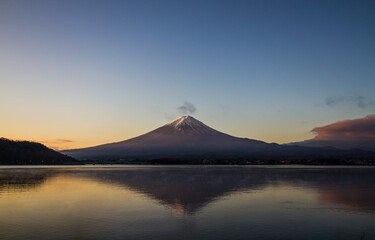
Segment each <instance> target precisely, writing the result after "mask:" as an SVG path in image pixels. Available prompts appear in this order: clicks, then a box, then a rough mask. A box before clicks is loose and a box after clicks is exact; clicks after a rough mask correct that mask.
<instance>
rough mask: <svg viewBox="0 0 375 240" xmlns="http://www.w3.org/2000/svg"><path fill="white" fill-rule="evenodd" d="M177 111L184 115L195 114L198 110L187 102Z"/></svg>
mask: <svg viewBox="0 0 375 240" xmlns="http://www.w3.org/2000/svg"><path fill="white" fill-rule="evenodd" d="M177 110H178V111H179V112H180V113H182V114H193V113H195V112H196V111H197V108H196V107H195V106H194V105H193V104H192V103H190V102H185V103H184V104H183V105H182V106H179V107H177Z"/></svg>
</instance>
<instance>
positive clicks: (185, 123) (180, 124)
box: [164, 116, 217, 134]
mask: <svg viewBox="0 0 375 240" xmlns="http://www.w3.org/2000/svg"><path fill="white" fill-rule="evenodd" d="M164 126H165V127H172V128H174V129H176V130H178V131H181V130H184V131H185V130H189V131H193V132H195V133H198V134H203V133H213V132H217V131H216V130H214V129H212V128H210V127H208V126H207V125H205V124H204V123H202V122H200V121H198V120H197V119H195V118H193V117H192V116H181V117H179V118H177V119H175V120H173V121H172V122H170V123H167V124H166V125H164Z"/></svg>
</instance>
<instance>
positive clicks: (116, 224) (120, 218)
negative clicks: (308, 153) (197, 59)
mask: <svg viewBox="0 0 375 240" xmlns="http://www.w3.org/2000/svg"><path fill="white" fill-rule="evenodd" d="M374 173H375V169H351V168H342V169H329V168H328V169H327V168H322V169H319V168H306V169H304V168H302V169H299V168H297V169H294V168H292V169H289V168H258V167H201V166H198V167H194V166H191V167H113V168H108V167H104V168H87V167H77V168H40V169H30V168H28V169H22V168H20V169H0V208H1V209H2V215H1V218H0V234H1V233H2V231H5V229H6V228H5V226H7V227H8V228H9V229H11V231H10V232H13V235H12V237H15V238H17V236H19V238H22V237H24V235H22V233H28V234H30V233H32V232H33V231H36V230H37V229H39V230H40V231H42V230H43V228H44V227H45V226H49V227H54V229H55V230H56V231H57V233H56V232H54V233H53V234H54V235H57V236H61V238H62V239H64V238H70V237H72V236H82V235H85V236H91V235H90V234H91V233H89V232H86V230H87V231H89V230H90V231H92V230H93V228H94V229H95V230H93V231H94V232H97V231H99V229H100V232H101V233H100V234H104V235H105V234H106V232H107V231H110V229H111V231H114V232H113V233H107V234H114V238H116V236H118V237H119V238H120V237H125V236H126V237H131V236H133V237H135V238H138V237H140V236H143V237H147V236H150V234H151V235H152V234H156V233H155V232H157V233H158V234H159V235H158V236H162V235H163V236H164V237H165V238H167V239H168V238H169V236H170V235H169V232H170V231H172V232H173V231H177V229H179V230H178V232H181V231H182V232H184V231H188V232H191V231H193V232H195V231H198V230H199V231H203V232H204V233H205V234H206V237H209V236H211V235H210V234H213V233H212V232H210V229H211V230H212V229H216V231H219V232H220V231H224V230H223V229H227V228H228V227H231V228H236V229H238V231H239V233H238V234H244V235H246V234H248V233H249V232H248V231H255V230H256V229H264V228H267V227H269V228H271V227H272V228H273V229H276V230H275V234H276V233H277V232H278V234H279V235H281V236H283V234H284V235H285V237H288V235H287V234H288V229H289V231H292V229H291V228H292V226H294V227H296V228H299V229H305V230H303V231H302V230H298V229H297V230H296V231H297V232H296V233H295V234H296V235H295V236H300V237H302V235H303V232H306V229H310V228H311V224H315V225H316V226H321V225H324V224H328V225H330V226H331V227H332V223H336V224H337V225H335V224H334V225H333V226H334V227H333V229H334V228H335V227H337V228H340V229H341V228H342V229H343V230H342V231H343V232H345V231H349V230H351V229H354V230H355V231H353V232H351V231H350V232H346V233H345V234H344V235H345V237H349V236H353V237H355V236H356V235H355V233H356V232H358V231H363V230H364V229H370V233H367V234H371V231H373V230H371V229H372V228H374V227H375V225H374V223H372V222H374V220H375V219H374V214H373V213H374V212H375V194H374V193H373V189H375V174H374ZM36 218H37V219H38V221H37V222H35V219H36ZM369 219H371V221H370V220H369ZM179 221H182V222H179ZM345 222H351V224H352V225H351V227H350V228H347V227H345V224H346V223H345ZM181 224H182V225H183V227H184V228H183V229H185V230H181V228H179V227H178V226H180V225H181ZM197 224H198V226H197ZM283 224H284V228H283V227H281V226H283ZM285 224H287V225H285ZM1 226H2V227H1ZM17 226H18V231H17ZM78 226H84V227H78ZM124 226H125V227H124ZM140 226H142V227H140ZM249 226H251V229H252V230H249V229H248V227H249ZM180 227H181V226H180ZM278 228H280V229H278ZM345 228H347V229H346V230H345ZM12 229H13V231H12ZM59 229H62V230H61V232H59ZM64 229H65V230H64ZM68 229H69V231H68ZM72 229H73V230H74V229H75V230H74V231H73V230H72ZM85 229H86V230H85ZM245 230H246V231H245ZM66 231H68V232H66ZM72 231H73V232H72ZM205 231H206V232H205ZM293 231H294V230H293ZM324 231H327V232H326V233H324ZM332 231H333V230H332ZM8 232H9V231H8ZM69 232H70V233H69ZM334 232H335V233H337V232H338V233H340V231H339V230H337V229H336V230H335V231H334ZM147 233H148V234H149V235H147ZM226 233H227V232H224V233H222V234H223V236H224V235H226ZM48 234H49V233H46V236H45V239H48V236H49V235H48ZM95 234H98V233H95ZM100 234H99V235H100ZM160 234H162V235H160ZM252 234H259V236H263V235H262V232H259V231H255V232H252ZM267 234H271V233H267ZM299 234H300V235H299ZM310 234H312V233H310ZM314 234H315V233H314ZM314 234H313V235H312V236H314ZM316 234H317V233H316ZM321 234H325V235H324V236H328V235H329V236H330V237H333V239H335V236H336V235H332V234H331V233H329V228H327V229H326V230H322V231H321ZM327 234H328V235H327ZM330 234H331V235H330ZM104 235H102V236H104ZM318 235H319V234H318ZM318 235H317V236H316V237H318ZM339 235H340V234H339ZM5 236H7V235H5ZM184 236H185V237H186V238H187V237H188V236H189V235H187V233H186V234H185V235H184ZM340 236H341V235H340ZM0 237H1V235H0ZM40 237H41V238H42V239H43V236H40ZM181 237H182V236H181ZM190 237H194V236H193V235H190ZM195 237H196V236H195ZM345 237H344V238H340V239H346V238H345ZM182 238H183V237H182ZM356 238H358V237H356ZM260 239H262V238H260ZM290 239H294V238H290ZM311 239H316V238H311ZM348 239H349V238H348Z"/></svg>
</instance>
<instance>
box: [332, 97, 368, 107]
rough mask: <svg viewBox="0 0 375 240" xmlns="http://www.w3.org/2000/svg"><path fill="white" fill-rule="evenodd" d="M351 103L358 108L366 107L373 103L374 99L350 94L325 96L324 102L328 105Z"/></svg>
mask: <svg viewBox="0 0 375 240" xmlns="http://www.w3.org/2000/svg"><path fill="white" fill-rule="evenodd" d="M346 103H349V104H350V103H352V104H355V105H356V106H357V107H358V108H367V107H369V106H373V105H375V102H374V101H371V100H369V99H367V98H366V97H363V96H350V97H342V96H341V97H328V98H326V101H325V104H326V105H327V106H330V107H334V106H337V105H340V104H346Z"/></svg>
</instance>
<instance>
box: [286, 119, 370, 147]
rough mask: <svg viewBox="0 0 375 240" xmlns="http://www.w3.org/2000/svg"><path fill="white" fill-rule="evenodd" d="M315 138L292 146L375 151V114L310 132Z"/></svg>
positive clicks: (339, 122)
mask: <svg viewBox="0 0 375 240" xmlns="http://www.w3.org/2000/svg"><path fill="white" fill-rule="evenodd" d="M311 132H313V133H314V134H316V136H315V137H314V138H313V139H309V140H306V141H303V142H297V143H292V144H294V145H302V146H310V147H323V146H331V147H336V148H343V149H350V148H360V149H364V150H370V151H375V114H372V115H368V116H366V117H364V118H358V119H352V120H343V121H338V122H335V123H332V124H329V125H326V126H322V127H316V128H314V129H313V130H311Z"/></svg>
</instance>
